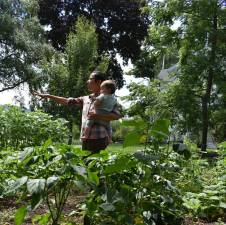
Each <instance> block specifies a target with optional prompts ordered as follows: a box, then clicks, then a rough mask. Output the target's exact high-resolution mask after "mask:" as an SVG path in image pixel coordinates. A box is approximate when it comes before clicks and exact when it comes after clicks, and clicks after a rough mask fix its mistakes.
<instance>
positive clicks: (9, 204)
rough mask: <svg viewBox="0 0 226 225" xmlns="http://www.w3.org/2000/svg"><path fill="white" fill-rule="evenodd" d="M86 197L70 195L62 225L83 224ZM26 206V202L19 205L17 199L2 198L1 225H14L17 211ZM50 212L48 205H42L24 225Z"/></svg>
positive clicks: (27, 218) (30, 223)
mask: <svg viewBox="0 0 226 225" xmlns="http://www.w3.org/2000/svg"><path fill="white" fill-rule="evenodd" d="M84 199H85V196H75V195H70V196H69V198H68V201H67V203H66V204H65V207H64V209H63V217H62V219H61V224H64V223H65V224H66V223H69V222H70V223H72V224H76V225H80V224H83V222H82V221H83V211H82V210H81V204H82V203H83V202H84ZM23 205H26V204H25V202H21V203H18V202H17V200H16V199H15V197H8V198H0V225H14V215H15V211H16V209H18V208H19V207H21V206H23ZM47 212H48V208H47V205H45V204H41V205H40V206H39V207H38V208H37V209H36V210H35V211H32V212H29V213H28V215H27V216H26V218H25V222H24V223H23V225H32V224H37V223H32V218H33V217H34V216H35V215H43V214H45V213H47Z"/></svg>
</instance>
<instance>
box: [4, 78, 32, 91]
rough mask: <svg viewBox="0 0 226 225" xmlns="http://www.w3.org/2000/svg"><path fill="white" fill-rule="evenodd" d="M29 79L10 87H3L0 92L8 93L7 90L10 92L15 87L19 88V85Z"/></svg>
mask: <svg viewBox="0 0 226 225" xmlns="http://www.w3.org/2000/svg"><path fill="white" fill-rule="evenodd" d="M28 80H29V79H25V80H22V81H20V82H18V83H16V84H13V85H12V86H9V87H4V88H2V89H0V92H3V91H8V90H11V89H14V88H15V87H18V86H20V85H21V84H23V83H25V82H27V81H28Z"/></svg>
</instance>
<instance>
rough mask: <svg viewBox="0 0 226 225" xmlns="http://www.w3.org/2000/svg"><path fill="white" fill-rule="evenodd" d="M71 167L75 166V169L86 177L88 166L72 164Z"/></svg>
mask: <svg viewBox="0 0 226 225" xmlns="http://www.w3.org/2000/svg"><path fill="white" fill-rule="evenodd" d="M71 167H72V168H73V170H74V171H75V172H76V173H77V174H78V175H80V176H82V177H85V178H86V174H87V172H86V168H85V167H83V166H75V165H71Z"/></svg>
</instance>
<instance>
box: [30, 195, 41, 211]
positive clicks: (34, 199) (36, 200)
mask: <svg viewBox="0 0 226 225" xmlns="http://www.w3.org/2000/svg"><path fill="white" fill-rule="evenodd" d="M42 201H43V197H42V194H40V193H38V194H33V195H32V196H31V209H32V210H35V209H37V208H38V206H39V205H40V204H41V203H42Z"/></svg>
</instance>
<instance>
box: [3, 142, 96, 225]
mask: <svg viewBox="0 0 226 225" xmlns="http://www.w3.org/2000/svg"><path fill="white" fill-rule="evenodd" d="M88 154H90V153H89V152H86V151H82V150H81V149H80V148H79V147H75V146H69V145H65V144H59V145H52V142H51V141H50V140H48V141H47V142H45V144H44V145H43V146H40V147H28V148H25V149H24V151H22V152H21V151H20V152H14V153H13V155H12V156H11V157H9V158H8V159H7V161H6V167H7V165H8V168H9V167H11V168H13V169H12V171H11V179H12V181H11V185H8V187H6V188H5V190H7V191H5V193H4V194H5V195H7V194H9V193H15V192H17V191H22V193H23V196H26V198H27V197H29V198H30V199H31V201H30V202H29V203H28V205H25V206H24V207H21V208H19V209H18V210H17V212H16V214H15V224H22V223H23V220H24V218H25V216H26V213H27V212H28V211H29V210H34V209H36V208H37V207H38V206H39V205H40V204H41V203H42V202H44V203H46V205H47V206H48V210H49V213H47V214H45V215H43V216H41V217H39V220H40V221H45V223H46V224H47V222H50V221H51V224H52V225H58V224H59V221H60V218H61V215H62V211H63V207H64V205H65V202H66V201H67V198H68V195H69V194H70V191H71V189H72V188H73V189H75V190H80V189H82V190H83V191H84V187H85V186H87V184H88V183H95V182H98V178H97V177H96V176H95V175H96V174H94V173H93V172H92V171H88V170H87V168H86V165H85V163H84V161H83V157H85V156H87V155H88ZM8 172H9V170H8ZM93 177H95V179H94V178H93Z"/></svg>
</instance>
